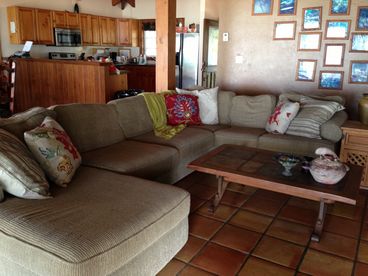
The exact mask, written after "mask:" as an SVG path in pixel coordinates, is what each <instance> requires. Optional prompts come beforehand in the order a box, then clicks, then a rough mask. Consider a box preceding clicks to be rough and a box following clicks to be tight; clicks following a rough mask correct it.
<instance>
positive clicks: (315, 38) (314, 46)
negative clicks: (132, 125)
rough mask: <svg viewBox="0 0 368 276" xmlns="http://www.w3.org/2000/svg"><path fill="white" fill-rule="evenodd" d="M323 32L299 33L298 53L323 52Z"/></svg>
mask: <svg viewBox="0 0 368 276" xmlns="http://www.w3.org/2000/svg"><path fill="white" fill-rule="evenodd" d="M321 37H322V33H321V32H309V33H299V44H298V51H319V50H321Z"/></svg>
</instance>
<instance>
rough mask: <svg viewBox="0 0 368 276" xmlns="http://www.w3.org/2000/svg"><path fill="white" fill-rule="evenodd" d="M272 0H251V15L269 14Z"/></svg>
mask: <svg viewBox="0 0 368 276" xmlns="http://www.w3.org/2000/svg"><path fill="white" fill-rule="evenodd" d="M272 9H273V0H253V9H252V15H271V14H272Z"/></svg>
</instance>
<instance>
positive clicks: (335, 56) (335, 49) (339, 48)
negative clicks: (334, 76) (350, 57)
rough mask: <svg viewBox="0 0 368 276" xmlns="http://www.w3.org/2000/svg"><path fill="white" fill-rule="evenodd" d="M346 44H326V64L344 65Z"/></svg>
mask: <svg viewBox="0 0 368 276" xmlns="http://www.w3.org/2000/svg"><path fill="white" fill-rule="evenodd" d="M344 55H345V44H326V46H325V59H324V61H323V65H324V66H334V67H340V66H341V67H342V66H343V65H344Z"/></svg>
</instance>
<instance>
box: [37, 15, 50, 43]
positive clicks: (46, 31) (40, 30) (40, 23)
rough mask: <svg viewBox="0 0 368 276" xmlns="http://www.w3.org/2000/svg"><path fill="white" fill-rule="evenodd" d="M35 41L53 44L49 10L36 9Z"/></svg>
mask: <svg viewBox="0 0 368 276" xmlns="http://www.w3.org/2000/svg"><path fill="white" fill-rule="evenodd" d="M36 26H37V43H38V44H47V45H52V44H54V32H53V28H52V12H51V11H50V10H40V9H38V10H36Z"/></svg>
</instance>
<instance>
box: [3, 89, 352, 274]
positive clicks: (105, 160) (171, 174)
mask: <svg viewBox="0 0 368 276" xmlns="http://www.w3.org/2000/svg"><path fill="white" fill-rule="evenodd" d="M290 97H297V95H291V96H290ZM276 100H277V99H276V97H275V96H272V95H263V96H256V97H248V96H237V95H235V93H233V92H226V91H221V92H220V93H219V121H220V124H219V125H211V126H206V125H201V126H194V127H187V128H185V129H184V130H183V131H182V132H181V133H180V134H178V135H177V136H175V137H174V138H173V139H171V140H165V139H163V138H158V137H156V136H155V135H154V134H153V125H152V122H151V119H150V116H149V112H148V110H147V107H146V104H145V102H144V98H143V97H141V96H136V97H132V98H126V99H121V100H116V101H112V102H110V103H108V104H105V105H104V104H67V105H59V106H54V107H52V108H49V109H45V108H34V109H31V110H29V111H27V112H24V113H20V114H17V115H15V116H13V117H11V118H9V119H3V120H0V128H3V129H5V130H8V131H10V132H11V133H13V134H15V135H16V136H18V137H19V138H20V139H23V133H24V132H25V131H27V130H30V129H33V128H35V127H36V126H38V125H39V124H40V123H41V122H42V120H43V119H44V118H45V116H51V117H54V118H56V120H57V121H58V122H59V123H60V124H61V125H62V126H63V127H64V129H65V130H66V131H67V133H68V134H69V136H70V137H71V139H72V141H73V143H74V144H75V146H76V147H77V148H78V150H79V151H80V153H81V155H82V166H81V167H80V168H79V169H78V171H77V173H76V175H75V176H74V178H73V180H72V182H71V183H70V184H69V186H68V187H67V188H61V187H57V186H54V185H51V193H52V195H53V196H54V197H53V198H52V199H47V200H24V199H18V198H15V197H11V196H7V199H6V200H5V201H4V202H2V203H0V267H1V269H0V275H154V274H156V273H157V272H159V271H160V270H161V269H162V268H163V267H164V266H165V265H166V264H167V263H168V262H169V260H170V259H171V258H172V257H173V256H175V254H176V253H177V252H178V251H179V250H180V249H181V248H182V246H183V245H184V244H185V243H186V241H187V238H188V214H189V208H190V196H189V194H188V193H187V192H186V191H184V190H182V189H179V188H177V187H175V186H172V185H165V184H161V183H166V184H172V183H175V182H177V181H178V180H180V179H181V178H183V177H184V176H186V175H187V174H189V173H190V171H189V170H188V169H187V167H186V165H187V164H188V163H189V162H190V161H192V160H194V159H195V158H197V157H199V156H200V155H202V154H204V153H206V152H208V151H209V150H211V149H212V148H214V147H216V146H218V145H220V144H224V143H230V144H242V145H246V146H250V147H260V148H264V149H270V150H277V151H285V152H293V153H296V154H302V155H313V153H314V150H315V149H316V148H318V147H321V146H325V147H329V148H332V149H335V148H336V146H337V145H338V143H337V142H338V141H339V140H340V139H341V130H340V126H341V124H342V123H343V122H344V121H345V120H346V117H347V115H346V113H345V112H343V111H342V112H339V113H337V114H335V116H334V117H333V118H332V119H331V120H330V121H328V122H327V123H325V124H324V125H323V126H322V127H321V136H322V137H323V138H324V139H309V138H303V137H297V136H290V135H275V134H269V133H266V132H265V130H264V126H265V121H266V120H267V118H268V116H269V115H270V114H271V112H272V110H273V108H274V107H275V104H276Z"/></svg>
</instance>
